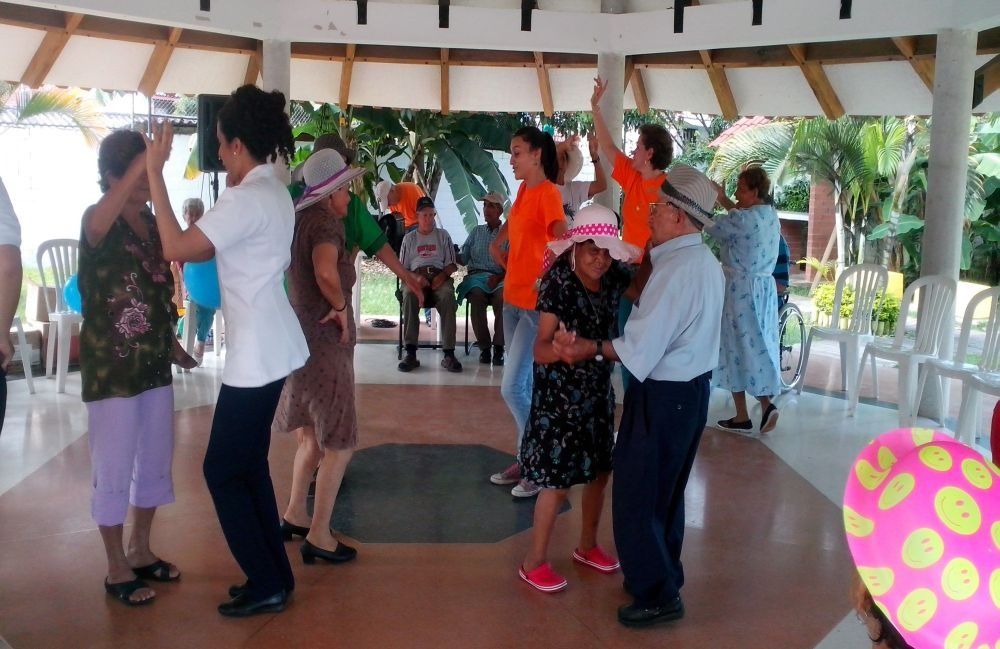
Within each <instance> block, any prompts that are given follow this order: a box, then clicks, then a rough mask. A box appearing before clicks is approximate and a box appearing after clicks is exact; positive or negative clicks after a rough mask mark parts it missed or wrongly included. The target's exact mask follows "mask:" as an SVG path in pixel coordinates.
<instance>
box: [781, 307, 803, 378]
mask: <svg viewBox="0 0 1000 649" xmlns="http://www.w3.org/2000/svg"><path fill="white" fill-rule="evenodd" d="M778 332H779V334H778V345H779V347H778V352H779V353H778V367H779V369H780V370H781V384H782V385H783V386H784V387H785V390H791V389H793V388H795V387H797V386H798V384H799V381H800V380H802V374H801V373H802V346H803V344H804V343H805V339H806V323H805V320H804V319H803V318H802V311H800V310H799V307H797V306H795V305H794V304H793V303H791V302H789V303H787V304H785V305H784V306H783V307H781V311H780V312H779V313H778Z"/></svg>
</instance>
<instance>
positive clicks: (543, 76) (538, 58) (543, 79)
mask: <svg viewBox="0 0 1000 649" xmlns="http://www.w3.org/2000/svg"><path fill="white" fill-rule="evenodd" d="M535 70H536V71H537V72H538V92H539V94H540V95H541V96H542V112H544V113H545V115H546V116H547V117H551V116H552V114H553V113H554V112H555V109H554V108H553V104H552V85H551V84H549V70H548V68H547V67H546V66H545V58H544V57H543V56H542V53H541V52H535Z"/></svg>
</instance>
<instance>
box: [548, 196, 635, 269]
mask: <svg viewBox="0 0 1000 649" xmlns="http://www.w3.org/2000/svg"><path fill="white" fill-rule="evenodd" d="M584 241H593V242H594V245H596V246H597V247H598V248H604V249H605V250H607V251H608V254H609V255H611V258H612V259H617V260H618V261H622V262H625V263H631V262H633V261H635V260H636V259H638V258H639V256H640V255H641V254H642V251H641V250H639V248H638V247H637V246H633V245H632V244H631V243H625V242H624V241H622V240H621V237H619V235H618V217H617V216H615V213H614V212H612V211H611V210H609V209H608V208H606V207H604V206H603V205H597V204H594V203H591V204H590V205H585V206H583V207H581V208H580V210H579V211H578V212H577V213H576V216H574V217H573V227H572V228H570V229H569V230H566V232H565V233H563V235H562V236H561V237H559V238H558V239H556V240H555V241H550V242H549V243H548V251H547V253H546V255H545V260H544V262H543V268H542V270H543V272H544V271H545V270H548V267H549V266H551V265H552V263H553V262H554V261H555V260H556V258H557V257H559V255H561V254H563V253H564V252H566V251H567V250H569V249H570V248H571V247H572V246H573V245H574V244H577V243H583V242H584Z"/></svg>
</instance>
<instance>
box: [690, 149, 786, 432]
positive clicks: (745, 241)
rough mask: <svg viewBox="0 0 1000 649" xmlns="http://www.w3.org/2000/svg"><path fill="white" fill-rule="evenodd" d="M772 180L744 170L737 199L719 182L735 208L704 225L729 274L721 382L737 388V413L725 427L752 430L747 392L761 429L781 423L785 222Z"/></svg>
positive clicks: (723, 197) (718, 374) (718, 378)
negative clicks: (778, 283) (777, 277)
mask: <svg viewBox="0 0 1000 649" xmlns="http://www.w3.org/2000/svg"><path fill="white" fill-rule="evenodd" d="M770 189H771V181H770V179H768V177H767V172H765V171H764V170H763V169H761V168H760V167H751V168H749V169H747V170H745V171H743V173H741V174H740V176H739V179H738V181H737V184H736V201H737V202H736V203H733V202H732V201H731V200H729V198H727V197H726V194H725V190H724V189H723V188H722V187H718V192H719V203H720V204H721V205H722V206H723V207H725V208H726V209H728V210H730V211H729V213H728V214H724V215H722V216H719V217H718V218H716V219H715V221H714V222H713V223H712V224H710V225H708V226H706V227H705V232H707V233H708V234H710V235H711V236H712V237H713V238H714V239H715V240H716V241H718V242H719V244H720V246H721V255H720V256H721V261H722V269H723V270H724V271H725V273H726V301H725V305H724V307H723V311H722V339H721V348H720V350H719V369H718V370H717V371H716V373H715V380H716V383H717V384H718V386H719V387H721V388H725V389H726V390H730V391H731V392H732V393H733V401H734V402H735V404H736V416H735V417H730V418H729V419H723V420H721V421H719V422H718V425H719V427H720V428H724V429H726V430H736V431H748V430H752V429H753V423H752V422H751V421H750V414H749V413H748V412H747V398H746V393H747V392H749V393H750V394H751V395H752V396H754V397H756V398H757V400H758V401H759V402H760V406H761V413H762V414H761V418H760V432H762V433H767V432H769V431H771V430H773V429H774V427H775V426H776V425H777V423H778V408H777V407H776V406H775V405H774V404H773V403H771V397H772V396H774V395H776V394H778V393H780V392H781V373H780V371H779V369H778V302H777V299H778V298H777V293H776V292H775V290H774V278H773V276H772V273H773V272H774V265H775V262H776V261H777V259H778V243H779V240H780V238H781V226H780V224H779V222H778V213H777V212H775V211H774V207H772V206H771V204H770V199H769V196H770Z"/></svg>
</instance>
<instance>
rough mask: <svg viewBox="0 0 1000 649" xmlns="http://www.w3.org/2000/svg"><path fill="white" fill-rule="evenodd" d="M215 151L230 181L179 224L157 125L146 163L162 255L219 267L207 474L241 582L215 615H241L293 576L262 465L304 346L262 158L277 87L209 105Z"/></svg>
mask: <svg viewBox="0 0 1000 649" xmlns="http://www.w3.org/2000/svg"><path fill="white" fill-rule="evenodd" d="M217 132H218V137H219V158H220V159H221V160H222V163H223V165H224V166H225V168H226V172H227V173H228V179H227V180H228V183H227V184H228V185H229V186H230V188H229V189H227V190H226V191H225V192H224V193H223V194H222V196H221V197H220V198H219V200H218V202H217V203H216V204H215V206H214V207H213V208H212V209H211V210H209V211H208V213H206V214H205V215H204V216H203V217H202V218H201V219H200V220H199V221H198V223H197V224H195V225H194V226H193V227H191V228H188V229H187V230H184V231H182V230H181V229H180V226H179V225H178V223H177V219H176V217H175V216H174V212H173V210H172V209H171V207H170V201H169V199H168V197H167V189H166V185H165V184H164V181H163V164H164V162H165V161H166V159H167V158H168V157H169V155H170V145H171V141H172V139H173V133H172V130H171V128H170V125H169V124H167V125H165V126H160V127H159V129H157V132H156V137H155V139H154V140H150V141H149V142H148V143H147V153H146V164H147V167H148V170H149V182H150V192H151V195H152V199H153V206H154V207H155V209H156V221H157V226H158V227H159V229H160V238H161V240H162V242H163V254H164V256H165V257H166V258H167V259H168V260H171V261H204V260H206V259H211V258H212V257H213V256H214V257H215V259H216V263H217V266H218V270H219V287H220V289H221V293H222V312H223V314H224V316H225V319H226V329H227V330H226V339H227V340H226V344H227V346H228V353H227V356H226V367H225V369H224V370H223V372H222V389H221V390H220V392H219V400H218V403H217V404H216V408H215V417H214V419H213V421H212V432H211V437H210V438H209V442H208V450H207V452H206V454H205V466H204V469H205V480H206V482H207V483H208V489H209V492H210V493H211V494H212V500H213V501H214V502H215V508H216V511H217V512H218V515H219V523H220V524H221V525H222V531H223V533H224V534H225V536H226V541H227V542H228V543H229V549H230V550H231V551H232V553H233V556H234V557H235V559H236V561H237V562H238V563H239V565H240V568H242V569H243V572H244V573H245V574H246V577H247V580H246V582H245V583H244V584H242V585H240V586H234V587H233V588H230V591H229V593H230V596H231V597H232V599H231V600H230V601H227V602H225V603H223V604H221V605H220V606H219V613H221V614H222V615H226V616H230V617H245V616H249V615H255V614H258V613H276V612H278V611H281V610H284V608H285V605H286V603H287V600H288V596H289V594H290V593H291V591H292V589H293V588H294V586H295V582H294V579H293V577H292V570H291V567H290V565H289V563H288V557H287V555H286V554H285V548H284V544H283V543H282V538H281V530H280V527H279V520H280V519H279V516H278V509H277V505H276V503H275V498H274V488H273V486H272V484H271V477H270V473H269V469H268V463H267V452H268V448H269V446H270V442H271V420H272V419H273V418H274V411H275V408H276V407H277V405H278V398H279V396H280V395H281V388H282V386H283V384H284V382H285V377H287V376H288V375H289V374H291V373H292V371H293V370H296V369H298V368H299V367H302V365H304V364H305V361H306V358H307V357H308V355H309V352H308V347H307V346H306V340H305V337H304V336H303V335H302V330H301V328H300V327H299V323H298V320H297V319H296V317H295V313H294V312H293V311H292V307H291V305H290V304H289V302H288V297H287V295H286V294H285V289H284V285H283V276H284V272H285V269H286V268H288V264H289V261H290V257H291V243H292V231H293V228H294V224H295V208H294V207H293V205H292V199H291V198H290V197H289V195H288V191H287V190H286V189H285V185H284V183H283V182H282V181H281V180H280V179H279V178H278V177H277V176H276V174H275V171H274V168H273V167H272V166H271V165H269V164H268V163H269V162H272V161H276V160H277V159H278V158H279V157H280V158H283V159H284V162H285V163H286V164H287V161H288V158H289V156H290V155H291V154H292V153H293V151H294V144H293V142H292V130H291V126H290V125H289V123H288V115H287V114H286V113H285V97H284V95H282V94H281V93H280V92H270V93H266V92H264V91H263V90H261V89H259V88H257V87H255V86H243V87H241V88H239V89H237V90H236V91H235V92H234V93H233V94H232V96H231V97H230V98H229V100H228V101H227V102H226V104H225V105H224V106H223V107H222V109H221V110H220V111H219V116H218V125H217Z"/></svg>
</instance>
